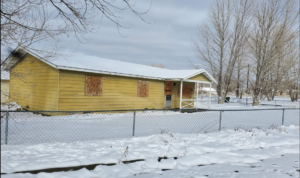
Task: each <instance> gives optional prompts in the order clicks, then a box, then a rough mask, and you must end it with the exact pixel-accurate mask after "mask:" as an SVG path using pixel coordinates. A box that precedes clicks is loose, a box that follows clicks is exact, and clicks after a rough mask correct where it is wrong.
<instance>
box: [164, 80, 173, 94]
mask: <svg viewBox="0 0 300 178" xmlns="http://www.w3.org/2000/svg"><path fill="white" fill-rule="evenodd" d="M172 94H173V82H172V81H165V95H172Z"/></svg>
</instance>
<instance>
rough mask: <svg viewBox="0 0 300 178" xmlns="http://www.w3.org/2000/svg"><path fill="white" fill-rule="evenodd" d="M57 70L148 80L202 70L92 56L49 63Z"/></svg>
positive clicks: (173, 76) (188, 74) (184, 75)
mask: <svg viewBox="0 0 300 178" xmlns="http://www.w3.org/2000/svg"><path fill="white" fill-rule="evenodd" d="M51 63H53V64H54V65H56V66H57V67H58V68H59V69H69V68H72V69H77V70H80V69H81V70H84V69H86V70H93V71H102V72H104V73H109V74H110V73H115V74H124V75H126V74H127V75H132V76H144V77H147V78H148V77H149V78H151V77H152V78H161V79H166V78H174V79H180V78H185V77H188V76H192V75H193V74H195V73H197V72H201V71H202V70H171V69H164V68H158V67H152V66H146V65H141V64H135V63H129V62H123V61H117V60H111V59H104V58H99V57H94V56H87V57H85V58H84V60H83V59H82V58H81V59H78V58H74V57H68V58H66V59H59V60H54V61H51Z"/></svg>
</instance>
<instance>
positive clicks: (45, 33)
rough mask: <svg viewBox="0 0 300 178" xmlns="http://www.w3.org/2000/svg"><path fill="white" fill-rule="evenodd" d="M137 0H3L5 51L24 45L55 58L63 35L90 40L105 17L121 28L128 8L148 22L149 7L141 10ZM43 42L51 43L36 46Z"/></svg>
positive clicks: (2, 27) (2, 32) (2, 18)
mask: <svg viewBox="0 0 300 178" xmlns="http://www.w3.org/2000/svg"><path fill="white" fill-rule="evenodd" d="M134 3H135V2H132V1H128V0H120V1H115V0H34V1H32V0H7V1H6V0H5V1H1V50H3V48H5V47H11V46H14V45H20V46H22V47H23V48H27V49H31V50H34V51H37V52H38V53H39V54H41V53H43V55H44V56H46V57H48V56H49V57H51V56H53V55H55V52H57V51H59V49H60V48H61V46H59V45H58V44H59V42H60V40H61V39H62V38H61V37H62V36H69V35H71V34H75V36H76V37H77V39H78V40H79V41H80V42H86V39H85V38H84V34H87V33H90V32H94V31H95V30H97V29H98V27H99V25H100V21H101V20H102V19H104V18H106V19H108V20H110V21H112V22H113V23H114V24H115V25H116V27H117V28H118V29H119V28H120V27H124V26H123V25H122V24H121V23H120V20H121V19H122V18H123V15H122V12H123V11H124V10H126V9H129V10H130V11H131V12H132V13H134V14H135V15H136V16H137V17H139V18H140V19H141V20H143V21H145V20H144V19H143V18H142V15H143V14H145V13H147V12H148V10H149V9H148V10H146V11H145V12H138V11H136V10H135V9H134V5H135V4H134ZM150 6H151V5H150ZM149 8H150V7H149ZM96 17H100V18H96ZM125 28H127V27H125ZM39 42H47V44H45V45H43V46H39V47H37V45H35V46H34V45H33V44H36V43H39ZM39 44H40V43H39Z"/></svg>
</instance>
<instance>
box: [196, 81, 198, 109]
mask: <svg viewBox="0 0 300 178" xmlns="http://www.w3.org/2000/svg"><path fill="white" fill-rule="evenodd" d="M198 84H199V83H198V82H197V83H196V87H197V90H196V92H197V96H196V97H197V98H196V109H198V93H199V92H198V89H199V86H198Z"/></svg>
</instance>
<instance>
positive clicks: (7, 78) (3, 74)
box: [1, 70, 10, 80]
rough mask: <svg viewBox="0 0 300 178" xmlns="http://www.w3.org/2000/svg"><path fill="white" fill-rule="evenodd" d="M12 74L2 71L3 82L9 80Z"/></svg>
mask: <svg viewBox="0 0 300 178" xmlns="http://www.w3.org/2000/svg"><path fill="white" fill-rule="evenodd" d="M9 78H10V74H9V72H8V71H4V70H1V80H9Z"/></svg>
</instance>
